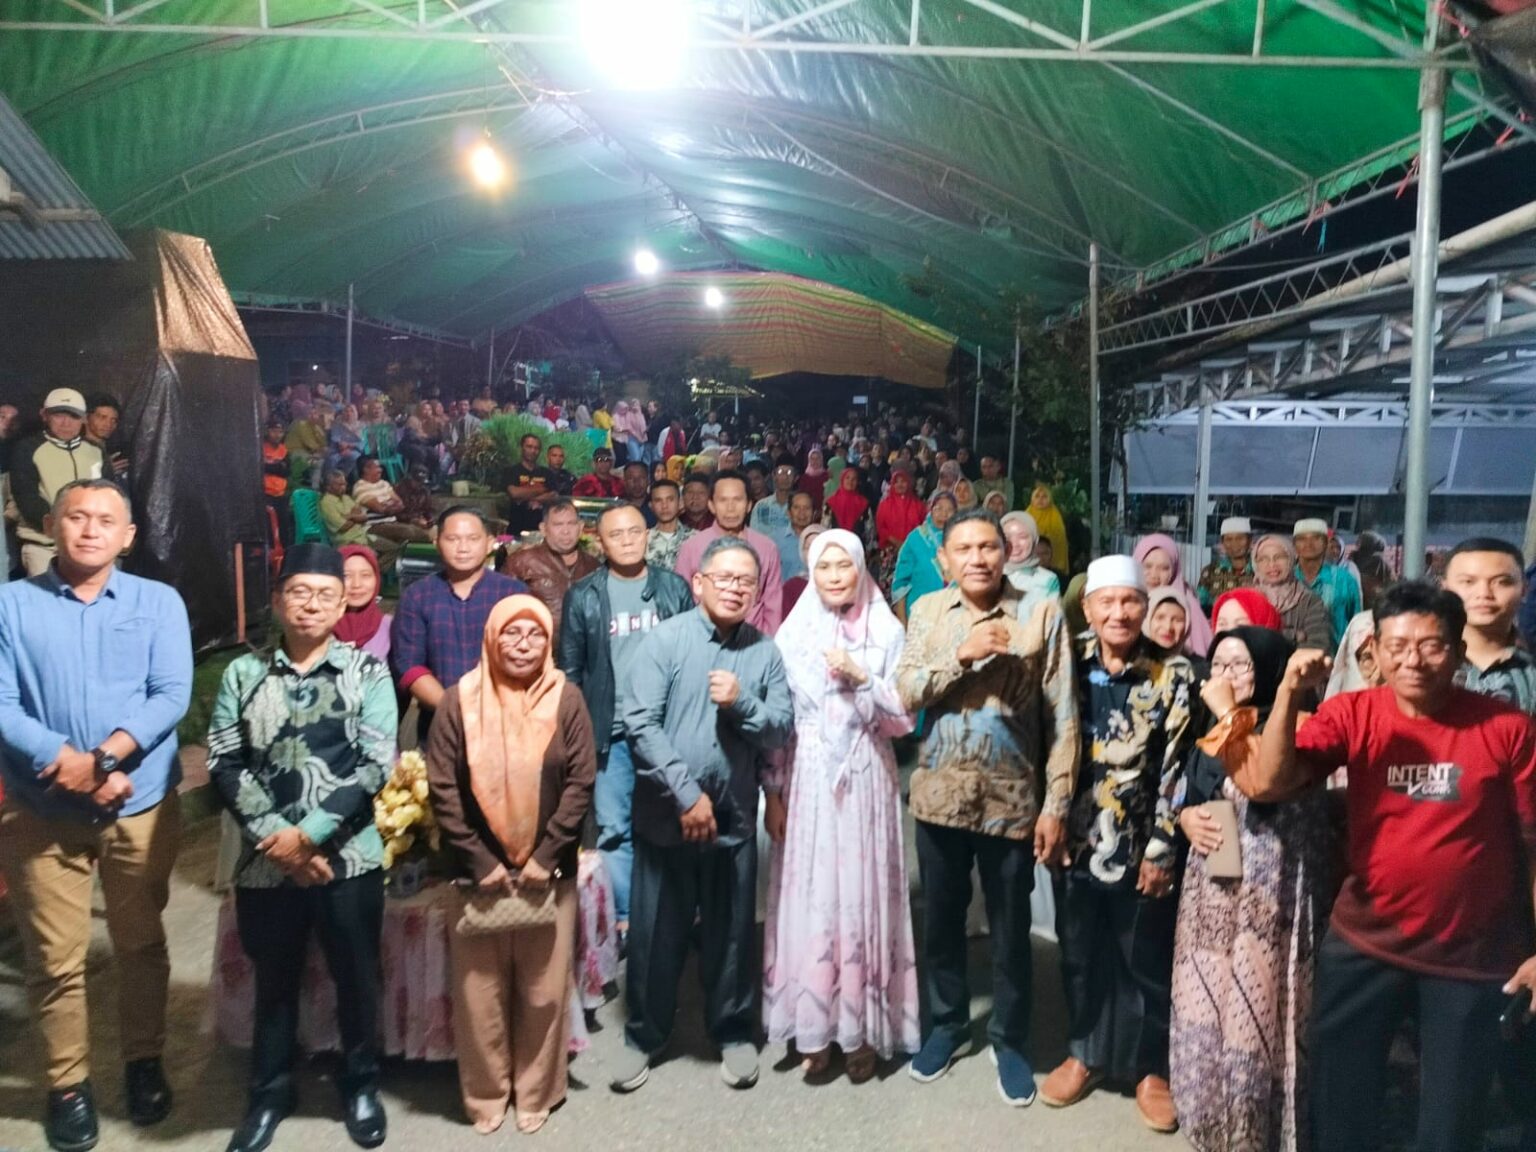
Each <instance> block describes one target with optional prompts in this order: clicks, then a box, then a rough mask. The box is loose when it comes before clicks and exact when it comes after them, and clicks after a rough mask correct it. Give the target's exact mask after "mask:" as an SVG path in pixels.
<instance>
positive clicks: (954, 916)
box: [917, 820, 1035, 1055]
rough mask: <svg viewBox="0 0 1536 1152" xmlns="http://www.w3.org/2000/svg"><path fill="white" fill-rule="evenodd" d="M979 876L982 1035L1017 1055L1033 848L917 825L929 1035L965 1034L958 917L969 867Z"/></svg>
mask: <svg viewBox="0 0 1536 1152" xmlns="http://www.w3.org/2000/svg"><path fill="white" fill-rule="evenodd" d="M973 862H974V864H975V865H976V870H977V872H978V873H979V874H980V876H981V894H982V898H983V899H984V900H985V901H986V905H987V925H988V927H989V929H990V930H991V940H992V1018H991V1019H990V1020H989V1021H988V1022H987V1037H988V1039H990V1040H991V1041H992V1043H993V1044H994V1045H1001V1046H1003V1047H1006V1048H1011V1049H1013V1050H1014V1051H1015V1052H1018V1053H1019V1054H1020V1055H1027V1054H1028V1051H1029V1020H1030V1000H1031V995H1032V992H1033V987H1034V956H1033V953H1032V952H1031V950H1030V943H1029V927H1030V915H1029V894H1030V892H1031V891H1033V890H1034V886H1035V846H1034V843H1033V841H1029V840H1005V839H1004V838H1003V837H1001V836H984V835H982V834H981V833H979V832H967V831H965V830H964V829H960V828H945V827H943V826H942V825H939V824H928V823H925V822H923V821H922V820H919V821H917V867H918V872H919V874H920V875H921V877H922V882H923V925H924V927H923V967H924V975H923V982H924V984H925V985H926V989H927V992H928V1013H929V1016H930V1018H931V1019H932V1022H933V1024H932V1029H933V1032H935V1033H943V1034H946V1035H947V1036H948V1037H949V1039H950V1041H951V1043H953V1044H959V1043H960V1041H961V1040H963V1039H964V1038H965V1037H966V1035H967V1034H968V1033H969V1032H970V1026H971V988H970V982H969V980H968V979H967V976H966V952H967V949H966V935H965V915H966V911H967V909H968V908H969V907H970V903H971V865H972V863H973Z"/></svg>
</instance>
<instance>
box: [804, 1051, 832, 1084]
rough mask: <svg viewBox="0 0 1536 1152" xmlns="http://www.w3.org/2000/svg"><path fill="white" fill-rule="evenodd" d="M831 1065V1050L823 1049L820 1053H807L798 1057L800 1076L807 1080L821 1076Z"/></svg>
mask: <svg viewBox="0 0 1536 1152" xmlns="http://www.w3.org/2000/svg"><path fill="white" fill-rule="evenodd" d="M831 1064H832V1050H831V1049H830V1048H823V1049H822V1050H821V1051H820V1052H808V1053H805V1054H803V1055H802V1056H801V1057H800V1075H801V1076H803V1077H805V1079H807V1080H809V1079H811V1078H812V1077H814V1076H823V1075H825V1074H826V1071H827V1069H828V1068H829V1067H830V1066H831Z"/></svg>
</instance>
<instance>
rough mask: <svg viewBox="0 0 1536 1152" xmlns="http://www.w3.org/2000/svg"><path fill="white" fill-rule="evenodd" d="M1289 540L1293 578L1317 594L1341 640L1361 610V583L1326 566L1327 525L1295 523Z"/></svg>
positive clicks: (1313, 520)
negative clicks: (1293, 548)
mask: <svg viewBox="0 0 1536 1152" xmlns="http://www.w3.org/2000/svg"><path fill="white" fill-rule="evenodd" d="M1291 539H1292V541H1293V542H1294V543H1295V545H1296V578H1297V579H1298V580H1300V581H1301V583H1302V585H1303V586H1304V587H1306V588H1307V589H1308V591H1311V592H1315V593H1317V595H1318V598H1319V599H1321V600H1322V602H1323V607H1325V608H1327V609H1328V617H1329V619H1331V620H1332V621H1333V634H1334V635H1335V636H1343V635H1344V634H1345V633H1346V632H1348V631H1349V622H1350V621H1351V620H1353V619H1354V618H1355V616H1356V615H1357V614H1358V613H1359V612H1360V610H1361V607H1362V605H1361V603H1360V583H1359V581H1357V580H1356V579H1355V578H1354V576H1353V575H1352V574H1351V573H1350V571H1349V569H1348V568H1340V567H1339V566H1338V565H1337V564H1329V563H1328V561H1327V554H1328V523H1327V521H1325V520H1323V519H1321V518H1318V517H1312V518H1309V519H1306V520H1298V521H1296V527H1295V528H1294V529H1293V530H1292V532H1291Z"/></svg>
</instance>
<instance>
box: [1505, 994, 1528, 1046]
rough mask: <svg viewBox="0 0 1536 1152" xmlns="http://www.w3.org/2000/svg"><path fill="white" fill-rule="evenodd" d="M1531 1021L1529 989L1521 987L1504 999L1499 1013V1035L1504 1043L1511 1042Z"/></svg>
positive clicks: (1520, 1034) (1521, 1033) (1516, 1038)
mask: <svg viewBox="0 0 1536 1152" xmlns="http://www.w3.org/2000/svg"><path fill="white" fill-rule="evenodd" d="M1530 1022H1531V990H1530V989H1529V988H1522V989H1520V991H1518V992H1516V993H1515V994H1514V995H1513V996H1511V997H1510V998H1509V999H1508V1000H1506V1001H1504V1011H1503V1012H1501V1013H1500V1014H1499V1035H1500V1036H1502V1037H1503V1038H1504V1040H1505V1042H1506V1043H1510V1044H1513V1043H1514V1042H1515V1041H1516V1040H1518V1039H1520V1037H1521V1036H1522V1035H1524V1033H1525V1026H1526V1025H1527V1024H1529V1023H1530Z"/></svg>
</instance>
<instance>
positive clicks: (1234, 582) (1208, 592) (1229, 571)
mask: <svg viewBox="0 0 1536 1152" xmlns="http://www.w3.org/2000/svg"><path fill="white" fill-rule="evenodd" d="M1252 585H1253V560H1252V559H1251V558H1248V559H1245V560H1244V561H1243V566H1242V567H1241V568H1234V567H1232V561H1231V559H1230V558H1229V557H1227V556H1222V557H1221V559H1219V560H1216V561H1214V562H1213V563H1210V564H1207V565H1206V566H1205V567H1204V568H1202V569H1201V570H1200V607H1202V608H1204V609H1205V610H1206V612H1207V613H1209V612H1210V610H1211V609H1212V608H1214V607H1215V606H1216V601H1217V600H1218V599H1219V598H1220V597H1222V596H1225V595H1226V594H1227V593H1228V592H1230V591H1232V589H1234V588H1249V587H1251V586H1252Z"/></svg>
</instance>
